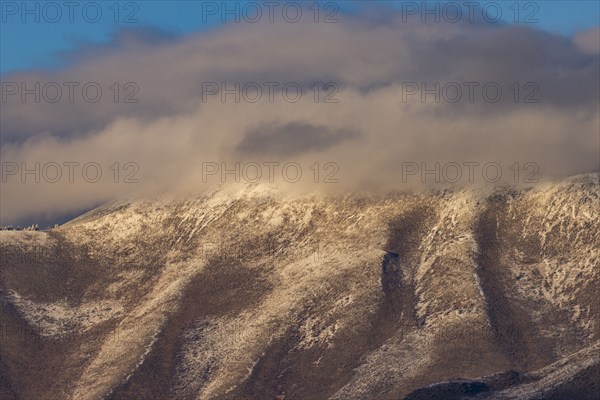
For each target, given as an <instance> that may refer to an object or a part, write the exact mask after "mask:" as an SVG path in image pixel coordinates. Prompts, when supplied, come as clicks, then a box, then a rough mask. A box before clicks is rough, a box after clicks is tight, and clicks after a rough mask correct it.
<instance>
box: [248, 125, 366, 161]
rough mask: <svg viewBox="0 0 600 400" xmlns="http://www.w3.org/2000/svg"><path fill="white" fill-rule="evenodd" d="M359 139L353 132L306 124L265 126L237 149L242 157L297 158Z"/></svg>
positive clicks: (254, 131)
mask: <svg viewBox="0 0 600 400" xmlns="http://www.w3.org/2000/svg"><path fill="white" fill-rule="evenodd" d="M356 137H358V133H357V132H355V131H352V130H346V129H337V130H332V129H329V128H328V127H326V126H316V125H312V124H308V123H303V122H290V123H287V124H282V125H276V124H270V125H263V126H260V127H259V128H255V129H252V130H250V131H249V132H247V133H246V134H245V135H244V138H243V139H242V141H241V142H240V143H239V144H238V145H237V151H238V152H239V153H240V154H241V155H242V156H244V155H245V156H273V155H275V156H281V157H289V156H295V155H299V154H302V153H306V152H310V151H321V150H327V149H329V148H331V147H333V146H335V145H336V144H339V143H342V142H344V141H346V140H350V139H354V138H356Z"/></svg>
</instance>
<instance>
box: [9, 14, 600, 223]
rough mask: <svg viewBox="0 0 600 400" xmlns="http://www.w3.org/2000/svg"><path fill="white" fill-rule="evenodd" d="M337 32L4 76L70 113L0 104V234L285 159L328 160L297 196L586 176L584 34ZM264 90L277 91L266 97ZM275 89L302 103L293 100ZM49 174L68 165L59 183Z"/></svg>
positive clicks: (150, 47)
mask: <svg viewBox="0 0 600 400" xmlns="http://www.w3.org/2000/svg"><path fill="white" fill-rule="evenodd" d="M378 13H381V14H378ZM382 15H385V17H382ZM339 20H340V21H339V23H334V24H315V23H311V22H306V21H304V22H300V23H297V24H289V23H283V22H279V23H273V24H269V23H257V24H237V25H231V26H226V27H223V28H220V29H218V30H214V31H210V32H205V33H201V34H200V33H199V34H195V35H191V36H186V37H179V38H173V37H165V38H162V39H160V40H158V39H157V40H153V39H152V38H153V37H157V38H160V37H161V35H157V34H153V35H150V36H149V34H148V32H142V33H140V34H139V35H138V36H136V33H135V32H127V33H126V34H122V35H117V37H116V38H115V43H114V44H113V45H111V46H106V47H104V48H102V49H96V50H94V51H92V50H89V51H85V49H84V50H80V51H79V52H78V55H77V61H76V62H74V63H73V64H72V65H71V66H69V67H68V68H66V69H64V70H60V71H55V72H48V71H30V72H26V73H25V72H24V73H15V74H9V75H6V76H3V77H2V83H3V85H5V84H6V83H7V82H8V83H10V82H13V83H15V82H16V83H19V84H21V83H23V82H24V83H25V85H26V87H27V88H32V87H35V82H40V85H41V87H43V85H44V84H45V83H47V82H55V83H58V84H59V85H63V84H64V83H65V82H78V83H80V85H78V86H76V90H75V92H74V96H75V101H73V102H69V101H68V100H66V97H65V96H67V95H68V93H67V92H66V91H65V92H63V97H62V99H61V100H60V101H57V102H54V103H52V102H48V101H46V99H44V98H43V96H42V99H41V101H39V102H35V101H34V100H33V99H34V96H33V95H27V96H26V98H25V101H24V102H23V101H22V99H21V96H20V93H18V94H14V95H8V94H7V93H6V91H4V93H3V95H5V96H6V98H5V99H3V103H2V123H1V124H2V125H1V129H2V138H1V141H2V143H1V144H2V148H1V156H2V162H3V163H5V164H3V165H8V164H6V163H7V162H8V163H13V164H10V165H11V168H12V167H14V165H15V164H16V165H18V166H19V170H18V171H17V172H14V173H13V174H10V175H5V177H4V178H6V179H5V182H3V183H2V191H1V193H0V198H1V203H0V217H1V219H2V221H1V223H2V224H5V223H14V222H18V221H23V220H25V219H28V218H35V217H36V216H39V215H46V216H47V215H48V213H55V214H56V215H59V214H64V213H69V212H73V211H75V210H80V209H82V208H85V207H91V206H93V205H95V204H98V203H99V202H102V201H108V200H110V199H115V198H120V197H124V196H126V197H137V196H151V195H156V194H160V193H165V192H168V193H190V192H193V193H196V192H202V191H204V190H207V189H209V188H212V187H214V186H215V185H216V184H218V183H220V182H219V181H218V180H217V177H219V176H220V175H218V174H214V175H211V176H210V177H209V178H211V179H207V176H206V173H205V172H206V171H205V170H203V165H204V164H203V163H207V162H208V163H217V164H219V163H229V164H228V165H232V164H234V163H236V162H257V163H261V162H278V163H281V164H284V163H287V162H294V163H297V164H298V165H300V166H302V167H303V169H304V172H305V174H304V175H305V176H308V174H309V173H311V174H312V172H311V171H312V170H309V169H308V168H309V166H312V165H314V163H319V168H324V166H325V165H326V164H328V163H334V164H335V166H336V168H337V171H336V172H335V177H336V180H337V181H338V182H339V183H338V184H335V185H323V184H322V182H321V181H322V176H320V177H319V178H320V179H321V180H317V181H318V182H317V183H316V184H315V182H313V181H314V179H311V180H310V182H306V184H302V182H301V183H299V184H297V185H296V186H294V187H295V188H296V187H300V186H301V187H302V188H309V189H311V190H312V189H320V188H328V189H329V188H332V187H335V188H338V189H342V190H355V189H357V188H362V189H364V188H369V189H372V190H377V189H381V190H404V189H406V188H409V187H410V188H413V187H419V186H420V182H416V183H417V184H412V185H411V184H410V183H409V182H406V181H405V179H403V176H402V172H403V165H405V163H416V164H417V165H419V166H420V165H422V163H427V165H428V166H431V165H434V164H435V163H442V165H446V164H448V163H459V164H461V165H462V164H463V163H472V162H478V163H480V164H482V165H483V164H484V163H487V162H495V163H497V164H499V165H501V166H502V167H503V172H504V173H505V175H506V176H508V175H507V174H508V173H510V170H509V167H510V166H512V165H514V163H515V162H518V163H519V166H520V167H519V168H521V167H522V166H523V165H525V164H527V163H535V165H536V166H537V168H538V169H539V172H538V173H539V176H540V177H542V178H544V177H562V176H567V175H572V174H576V173H582V172H591V171H596V170H597V169H598V149H599V146H600V142H599V141H600V138H599V136H598V126H599V124H600V121H599V107H598V106H599V104H598V96H599V93H598V88H599V84H600V82H599V76H598V70H599V69H600V61H599V55H598V52H597V51H593V50H594V49H595V47H594V41H593V34H592V33H583V34H582V35H579V36H576V37H574V38H573V39H571V38H567V37H563V36H560V35H554V34H550V33H547V32H543V31H540V30H537V29H534V28H527V27H522V26H514V25H501V24H485V23H481V22H479V23H472V24H469V23H467V22H465V23H459V24H444V23H440V24H430V23H429V24H425V23H420V22H418V21H417V22H412V23H410V22H409V23H406V22H402V19H401V16H400V15H399V14H398V13H396V12H395V11H392V10H384V11H379V12H373V11H372V10H371V11H369V12H368V13H367V14H364V15H363V14H360V15H354V16H352V15H342V16H340V18H339ZM590 32H592V31H590ZM595 32H597V30H596V31H595ZM596 36H597V35H596ZM90 82H94V83H95V84H97V85H98V87H100V88H101V89H102V96H101V98H100V99H99V100H98V101H97V102H91V101H88V100H86V99H85V98H83V97H82V96H83V94H82V92H81V90H80V89H81V88H82V86H84V84H86V83H90ZM269 82H271V83H272V82H275V83H277V84H278V85H277V87H276V88H275V90H274V91H273V93H272V98H271V97H270V94H269V93H267V89H268V87H269V86H268V85H269ZM115 83H117V86H115ZM207 83H208V84H209V85H210V88H214V87H215V85H216V86H217V87H219V89H221V88H223V86H222V85H223V84H224V85H225V86H224V88H225V89H226V90H233V89H235V88H236V84H237V85H239V88H241V89H243V88H244V86H245V85H246V86H248V84H249V83H251V85H250V86H251V87H252V88H254V89H255V88H256V87H257V86H258V87H261V88H262V90H263V95H262V97H261V98H260V100H259V101H250V100H254V99H255V97H252V98H249V96H246V97H244V92H243V90H242V93H241V95H240V97H239V99H238V98H236V95H235V94H228V95H227V94H226V95H225V96H224V97H223V93H222V91H221V90H219V92H218V93H213V92H208V93H207V88H208V87H209V86H207ZM327 83H330V86H329V87H330V89H325V86H326V84H327ZM331 83H334V84H335V86H332V85H331ZM286 84H293V87H294V88H296V89H297V88H298V87H300V88H301V94H302V95H301V97H300V98H299V99H297V100H296V99H295V98H294V101H291V100H290V98H289V93H285V91H284V90H283V87H284V86H285V85H286ZM126 85H128V86H126ZM436 85H439V86H436ZM7 87H8V86H3V90H4V89H5V88H7ZM331 87H335V89H336V90H331ZM438 87H439V89H438ZM498 88H500V91H501V93H500V94H499V95H498ZM11 89H14V87H11ZM51 89H52V88H48V90H51ZM89 89H90V92H93V89H94V88H92V87H89ZM423 89H424V90H425V91H426V93H422V90H423ZM415 90H416V92H415ZM457 90H460V91H461V92H462V93H461V97H460V99H458V100H457V95H458V93H457ZM117 91H118V93H117ZM48 93H50V92H48ZM48 93H46V94H48ZM427 93H429V94H427ZM246 94H247V93H246ZM471 95H472V99H470V96H471ZM286 96H288V97H286ZM126 98H127V99H129V100H136V101H131V102H126V101H125V99H126ZM326 98H327V99H328V100H336V101H330V102H326V101H325V99H326ZM36 162H37V163H40V167H39V168H40V171H39V175H43V172H44V171H42V169H43V168H44V167H46V170H45V174H46V175H48V176H50V177H51V178H52V177H54V175H51V173H52V172H53V170H52V166H50V167H48V165H49V163H57V164H59V165H61V166H62V171H61V172H62V174H63V179H61V180H59V181H56V182H54V183H51V182H48V179H44V176H41V178H42V179H41V180H40V182H39V183H36V182H33V179H34V177H35V173H32V174H29V175H27V174H26V175H25V176H24V179H22V178H23V176H22V175H21V173H22V172H23V171H22V168H21V167H22V166H23V165H24V166H25V167H26V168H29V169H31V168H35V167H34V166H33V165H34V163H36ZM22 163H25V164H22ZM64 163H79V165H78V166H77V167H74V168H76V170H75V173H76V174H75V176H74V178H73V182H70V181H69V180H68V179H67V174H68V172H69V170H68V167H65V166H64ZM88 163H96V164H98V165H99V166H100V167H101V170H102V173H103V175H102V178H101V179H99V180H98V181H96V182H93V181H94V179H89V178H95V176H83V175H82V171H81V170H82V168H83V166H84V165H86V164H88ZM115 163H116V164H115ZM68 165H73V164H68ZM219 165H221V164H219ZM411 165H412V164H411ZM94 167H95V166H94ZM242 167H243V166H242ZM134 170H135V171H134ZM332 171H333V169H332ZM4 172H6V171H4ZM87 172H88V173H89V174H91V173H92V172H93V169H92V167H90V166H88V171H87ZM117 172H118V173H117ZM321 172H327V171H321ZM521 172H523V173H526V172H527V171H521ZM49 174H50V175H49ZM117 175H118V176H117ZM48 176H46V178H48ZM127 176H129V177H130V178H132V179H134V180H136V181H137V182H125V181H124V180H125V178H126V177H127ZM519 179H520V178H519ZM23 180H24V181H25V183H23V182H22V181H23ZM460 183H462V182H460Z"/></svg>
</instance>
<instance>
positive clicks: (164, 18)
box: [0, 0, 600, 74]
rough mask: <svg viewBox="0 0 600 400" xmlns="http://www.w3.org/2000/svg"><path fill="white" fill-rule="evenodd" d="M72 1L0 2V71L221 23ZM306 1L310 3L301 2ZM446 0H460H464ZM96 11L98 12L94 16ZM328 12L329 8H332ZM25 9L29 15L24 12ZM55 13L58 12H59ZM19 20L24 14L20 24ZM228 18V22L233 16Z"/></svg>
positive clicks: (582, 12)
mask: <svg viewBox="0 0 600 400" xmlns="http://www.w3.org/2000/svg"><path fill="white" fill-rule="evenodd" d="M50 3H53V4H54V5H56V4H58V5H59V7H60V8H56V7H54V5H48V4H50ZM77 3H78V5H77V6H74V8H73V9H71V10H70V9H69V8H68V7H67V6H64V5H63V2H61V1H57V2H36V1H31V2H26V6H25V7H27V9H23V6H22V4H23V3H22V2H21V1H18V2H17V1H2V2H0V4H1V7H2V8H1V12H2V15H1V21H2V23H1V28H0V73H2V74H5V73H8V72H14V71H19V70H23V69H55V68H59V67H61V66H63V65H65V63H66V62H67V61H66V60H67V59H68V58H67V57H66V55H67V54H68V53H69V52H71V51H73V50H76V49H78V48H82V47H85V46H87V45H89V44H90V43H109V42H110V41H111V38H112V37H113V36H114V34H115V32H117V31H119V30H120V29H123V28H134V29H135V28H155V29H159V30H162V31H165V32H167V33H171V34H175V35H185V34H189V33H192V32H198V31H207V30H210V29H214V28H215V27H216V26H219V25H222V22H221V16H220V15H219V14H217V15H208V14H209V12H208V11H210V9H209V7H210V5H209V3H212V4H217V5H218V6H219V7H220V4H221V3H222V2H220V1H219V2H204V4H203V3H202V2H200V1H170V2H164V1H131V2H128V1H121V2H119V3H116V2H113V1H98V2H86V1H81V2H77ZM89 3H92V4H89ZM234 3H238V7H240V10H241V9H242V8H243V7H244V5H245V3H248V2H247V1H239V2H228V4H229V5H230V6H231V7H235V4H234ZM281 3H282V4H283V3H284V2H283V1H282V2H281ZM306 3H308V4H311V3H313V2H312V1H308V2H306V1H305V4H306ZM321 3H322V8H323V7H325V4H326V3H331V2H327V1H321ZM336 3H337V4H338V5H339V7H340V12H348V13H352V12H355V11H356V10H357V9H359V8H360V7H364V6H365V4H366V2H364V1H360V0H359V1H357V0H353V1H337V2H336ZM370 3H371V4H372V3H373V2H370ZM378 3H381V4H386V5H391V6H393V7H397V8H402V7H403V5H402V3H403V2H400V1H385V2H384V1H382V2H378ZM404 3H405V4H404V7H409V6H408V5H407V4H408V3H412V4H420V3H421V2H404ZM441 3H442V4H443V3H444V2H441ZM451 3H463V1H462V0H461V1H458V2H451ZM478 3H479V4H480V7H485V6H486V5H487V4H489V3H494V4H497V5H500V10H501V12H502V19H503V20H507V21H512V20H513V19H514V18H515V14H514V13H515V8H514V4H515V2H514V1H497V2H491V1H480V2H478ZM429 4H433V2H429ZM517 4H518V8H519V9H520V13H519V15H518V16H517V20H519V21H523V20H524V19H525V18H526V17H527V15H531V14H533V17H534V18H535V19H537V20H538V22H537V23H534V24H530V25H534V26H536V27H539V28H541V29H544V30H547V31H551V32H556V33H561V34H564V35H572V34H574V33H577V32H579V31H582V30H586V29H589V28H592V27H595V26H598V24H599V19H600V5H599V4H600V2H598V1H594V0H590V1H581V0H579V1H552V0H550V1H538V2H527V1H521V2H518V3H517ZM478 7H479V5H478ZM489 7H490V8H488V10H490V11H489V12H490V13H491V12H493V11H494V6H493V4H492V5H491V6H489ZM84 9H85V12H84ZM98 10H99V11H100V15H98V14H97V11H98ZM328 10H329V11H333V9H328ZM27 11H30V13H29V14H28V13H27ZM57 12H60V15H59V14H57ZM71 12H72V14H71V15H70V13H71ZM323 12H325V11H323ZM23 13H25V15H23ZM22 18H25V21H24V22H23V20H22ZM36 18H39V21H36ZM228 18H229V20H228V21H229V23H231V18H232V17H228ZM54 21H56V22H54Z"/></svg>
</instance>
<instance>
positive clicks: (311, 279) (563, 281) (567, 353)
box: [0, 174, 600, 399]
mask: <svg viewBox="0 0 600 400" xmlns="http://www.w3.org/2000/svg"><path fill="white" fill-rule="evenodd" d="M599 202H600V185H599V184H598V178H597V175H595V174H588V175H582V176H577V177H573V178H569V179H566V180H564V181H561V182H558V183H553V184H550V183H547V184H543V185H539V186H535V187H532V188H528V189H520V188H519V189H516V188H502V189H496V190H483V191H482V190H477V189H469V190H461V191H454V192H452V191H443V192H437V193H426V194H422V193H421V194H420V193H409V194H402V195H400V194H399V195H394V196H387V197H386V196H373V197H371V198H367V197H359V196H356V197H353V196H339V197H328V196H319V195H310V196H307V197H286V196H281V195H280V194H279V193H278V192H277V190H276V189H268V190H267V189H265V188H262V187H254V186H249V187H243V188H241V189H240V188H231V187H228V188H222V189H219V190H216V191H214V192H212V193H211V194H208V195H206V196H202V197H198V198H188V199H180V200H152V201H148V200H139V201H121V202H114V203H110V204H107V205H104V206H101V207H99V208H97V209H94V210H92V211H90V212H88V213H86V214H84V215H82V216H80V217H78V218H76V219H74V220H72V221H70V222H69V223H67V224H65V225H62V226H61V227H59V228H58V229H53V230H51V231H48V232H11V231H2V232H0V238H1V239H2V242H3V248H4V249H8V250H9V251H8V252H7V251H5V252H4V253H5V254H4V256H3V258H2V268H1V270H0V273H1V278H2V279H1V281H0V290H1V292H0V299H1V300H2V314H1V316H2V323H3V327H5V328H3V329H4V335H3V338H4V339H3V346H2V349H0V354H1V355H2V358H1V359H0V367H1V368H0V370H1V371H2V374H1V375H0V393H3V394H6V396H9V395H12V396H13V398H25V399H28V398H32V399H38V398H54V399H100V398H105V399H126V398H148V399H151V398H173V399H242V398H248V399H266V398H275V397H277V396H285V398H286V399H324V398H330V399H348V398H356V399H359V398H382V399H400V398H403V397H404V396H407V398H411V397H410V396H413V397H414V396H417V395H419V393H423V392H416V394H415V391H418V390H421V389H420V388H422V389H423V390H425V391H426V390H429V389H427V388H428V387H429V386H428V385H435V384H436V383H437V384H440V385H442V386H440V387H443V382H450V381H452V380H453V379H454V380H456V379H465V380H467V381H474V382H478V381H482V382H484V383H485V382H487V381H486V379H487V380H488V381H489V378H485V377H486V376H492V375H494V374H502V373H505V374H506V373H508V371H518V374H525V375H522V376H526V375H527V374H529V375H531V376H540V378H539V379H537V380H536V381H535V382H533V383H522V382H519V381H518V379H517V381H515V382H513V383H510V382H509V384H508V385H507V386H506V387H502V388H500V386H498V387H496V388H495V389H494V386H493V385H491V384H489V383H486V385H488V386H489V387H492V389H491V390H489V391H488V392H487V393H479V394H476V395H477V396H480V397H477V398H498V399H500V398H502V399H504V398H532V399H533V398H546V397H543V396H545V395H548V396H549V397H547V398H552V397H551V396H552V395H553V394H552V393H558V392H557V391H559V390H562V389H564V388H568V387H569V385H571V383H572V381H573V379H575V381H577V379H579V380H581V379H583V381H585V379H584V378H577V376H576V375H577V372H575V373H574V374H570V375H569V374H568V373H566V372H564V371H569V370H573V371H588V370H589V368H591V370H592V371H596V370H597V365H599V355H598V354H597V351H596V350H594V349H596V347H597V346H598V340H600V326H599V325H598V321H599V320H600V318H599V317H600V307H598V304H597V300H596V296H597V292H598V288H599V286H600V276H599V275H600V272H599V271H598V264H599V261H600V259H599V257H600V255H599V251H598V249H599V248H600V229H599V228H600V218H599V216H598V207H597V205H598V204H599ZM21 331H22V332H21ZM6 332H9V333H6ZM14 332H19V333H14ZM586 352H587V353H586ZM588 353H589V354H588ZM576 354H588V355H589V356H585V357H583V356H581V357H577V356H575V355H576ZM569 357H571V358H569ZM561 360H562V362H565V363H566V364H565V365H566V366H567V368H566V369H564V368H562V369H561V368H560V363H561ZM588 364H589V365H588ZM552 365H554V366H555V367H552ZM585 365H588V367H585V368H584V366H585ZM578 366H579V367H581V368H579V367H578ZM544 368H549V369H544ZM569 368H570V369H569ZM586 368H588V369H586ZM594 368H596V369H595V370H594ZM557 371H558V372H557ZM561 371H563V372H561ZM536 374H537V375H536ZM553 374H554V375H553ZM584 375H585V374H584ZM509 376H510V374H509ZM519 376H521V375H519ZM553 376H554V377H558V378H556V379H554V380H553V378H552V377H553ZM574 376H575V378H574ZM582 376H583V375H582ZM482 377H483V378H485V379H480V378H482ZM494 379H495V378H494ZM544 379H545V380H544ZM509 381H510V379H509ZM557 382H558V383H557ZM577 382H578V381H577ZM527 385H529V386H527ZM536 385H537V386H536ZM590 385H591V384H590ZM590 385H588V386H585V385H584V386H583V388H580V387H578V386H577V385H571V386H573V387H574V388H575V389H572V390H573V391H574V392H573V393H575V394H577V395H581V394H582V393H584V392H585V390H589V391H590V393H592V395H596V394H598V393H597V387H593V386H590ZM459 386H460V385H459ZM438 388H439V387H438ZM561 388H562V389H561ZM448 390H450V389H448ZM452 390H454V389H452ZM511 390H512V392H511ZM569 390H571V389H569ZM577 390H579V392H577ZM581 390H583V391H584V392H581ZM594 391H596V393H594ZM11 393H12V394H11ZM448 393H450V391H447V393H446V396H448ZM515 393H516V394H515ZM544 393H546V394H544ZM567 393H570V392H567ZM584 394H585V395H587V394H586V393H584ZM443 395H444V394H443V392H442V396H443ZM460 395H461V396H463V394H460ZM521 395H522V396H524V397H518V396H521ZM45 396H46V397H45ZM481 396H488V397H481ZM490 396H491V397H490ZM494 396H495V397H494ZM503 396H504V397H503ZM510 396H513V397H510ZM514 396H517V397H514ZM527 396H529V397H527ZM535 396H538V397H535ZM539 396H542V397H539ZM6 398H11V397H6ZM414 398H418V397H414ZM444 398H449V397H444ZM467 398H471V397H467ZM582 398H583V397H582ZM589 398H593V397H589Z"/></svg>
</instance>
